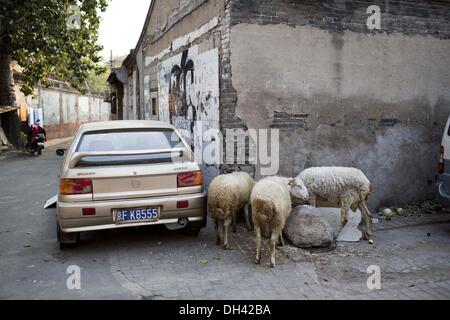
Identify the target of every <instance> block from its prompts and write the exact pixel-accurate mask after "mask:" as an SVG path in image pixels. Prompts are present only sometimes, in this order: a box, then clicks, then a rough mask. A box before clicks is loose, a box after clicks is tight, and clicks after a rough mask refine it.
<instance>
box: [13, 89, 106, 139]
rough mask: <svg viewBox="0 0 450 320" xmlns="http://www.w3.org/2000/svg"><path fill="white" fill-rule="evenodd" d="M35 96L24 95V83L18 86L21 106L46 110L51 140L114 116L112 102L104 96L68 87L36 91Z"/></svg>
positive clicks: (45, 120)
mask: <svg viewBox="0 0 450 320" xmlns="http://www.w3.org/2000/svg"><path fill="white" fill-rule="evenodd" d="M35 95H36V96H35V97H32V96H30V97H24V96H23V94H22V93H21V92H20V84H19V85H17V87H16V96H17V103H18V105H19V106H24V107H30V108H34V109H42V113H43V118H42V119H41V120H42V123H43V125H44V128H45V130H46V131H47V135H48V138H49V139H58V138H65V137H70V136H72V135H73V134H74V133H75V132H76V130H77V129H78V127H79V126H80V125H81V124H82V123H86V122H93V121H106V120H110V118H111V105H110V104H109V103H106V102H104V98H103V96H99V95H93V94H92V95H91V94H89V95H81V94H80V93H79V92H76V91H74V90H71V89H68V88H67V87H66V86H64V88H61V87H59V86H55V87H50V88H44V87H38V88H36V90H35Z"/></svg>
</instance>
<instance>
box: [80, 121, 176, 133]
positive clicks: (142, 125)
mask: <svg viewBox="0 0 450 320" xmlns="http://www.w3.org/2000/svg"><path fill="white" fill-rule="evenodd" d="M120 129H175V127H174V126H172V125H171V124H168V123H166V122H162V121H153V120H116V121H100V122H90V123H85V124H83V125H81V126H80V129H79V131H80V132H81V133H84V132H89V131H103V130H120Z"/></svg>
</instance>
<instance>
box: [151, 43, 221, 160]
mask: <svg viewBox="0 0 450 320" xmlns="http://www.w3.org/2000/svg"><path fill="white" fill-rule="evenodd" d="M187 65H190V66H192V68H191V69H189V70H186V68H187ZM174 70H175V71H181V75H178V77H179V81H177V79H176V77H177V74H175V73H174V72H175V71H174ZM183 78H184V79H183ZM158 93H159V116H160V120H161V121H165V122H170V123H172V124H173V125H175V127H177V128H179V130H180V132H181V134H182V135H183V136H184V138H185V139H186V140H187V141H190V142H191V145H192V147H193V149H194V151H196V152H198V151H202V145H203V143H202V140H203V138H202V135H201V134H202V132H206V131H207V130H209V129H211V128H215V129H218V128H219V54H218V50H217V49H212V50H209V51H206V52H204V53H202V54H198V47H197V46H194V47H191V48H190V49H186V51H184V52H183V53H180V54H178V55H176V56H173V57H171V58H169V59H167V60H164V61H163V62H161V63H160V64H158ZM194 123H195V124H196V125H197V126H198V130H199V133H196V132H194ZM200 126H201V127H200Z"/></svg>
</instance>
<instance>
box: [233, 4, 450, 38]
mask: <svg viewBox="0 0 450 320" xmlns="http://www.w3.org/2000/svg"><path fill="white" fill-rule="evenodd" d="M370 5H378V6H379V7H380V9H381V30H379V31H375V32H400V33H403V34H422V35H431V36H433V37H438V38H442V39H449V37H450V27H449V20H450V3H449V2H448V1H423V0H422V1H420V0H419V1H417V0H412V1H394V0H387V1H376V0H369V1H339V0H334V1H320V0H319V1H317V0H304V1H302V0H234V1H233V6H232V15H231V24H232V25H235V24H239V23H255V24H279V23H282V24H287V25H289V26H292V27H295V26H305V25H308V26H312V27H319V28H323V29H326V30H329V31H343V30H349V31H355V32H364V33H367V32H374V31H369V30H368V28H367V25H366V22H367V18H368V17H369V14H367V13H366V10H367V8H368V7H369V6H370Z"/></svg>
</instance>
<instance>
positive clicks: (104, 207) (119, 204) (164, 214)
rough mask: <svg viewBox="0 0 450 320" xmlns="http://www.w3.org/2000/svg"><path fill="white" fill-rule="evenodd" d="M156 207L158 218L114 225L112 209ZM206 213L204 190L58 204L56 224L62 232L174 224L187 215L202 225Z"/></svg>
mask: <svg viewBox="0 0 450 320" xmlns="http://www.w3.org/2000/svg"><path fill="white" fill-rule="evenodd" d="M178 201H189V206H188V208H186V209H178V208H177V202H178ZM157 206H159V207H160V208H161V211H160V218H159V220H158V221H153V222H137V223H127V224H116V222H115V216H114V213H113V210H114V209H126V208H146V207H157ZM83 208H94V209H95V212H96V214H95V216H83V213H82V209H83ZM206 212H207V210H206V193H205V192H203V193H196V194H186V195H177V196H168V197H157V198H145V199H127V200H109V201H108V200H105V201H89V202H74V203H66V202H58V203H57V217H58V223H59V225H60V227H61V231H62V232H65V233H72V232H85V231H95V230H106V229H118V228H127V227H139V226H148V225H158V224H174V223H177V222H178V219H180V218H187V219H188V220H189V222H190V223H195V225H196V226H199V227H204V226H206Z"/></svg>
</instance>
